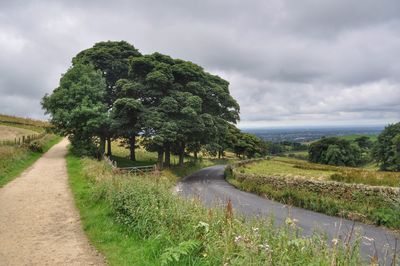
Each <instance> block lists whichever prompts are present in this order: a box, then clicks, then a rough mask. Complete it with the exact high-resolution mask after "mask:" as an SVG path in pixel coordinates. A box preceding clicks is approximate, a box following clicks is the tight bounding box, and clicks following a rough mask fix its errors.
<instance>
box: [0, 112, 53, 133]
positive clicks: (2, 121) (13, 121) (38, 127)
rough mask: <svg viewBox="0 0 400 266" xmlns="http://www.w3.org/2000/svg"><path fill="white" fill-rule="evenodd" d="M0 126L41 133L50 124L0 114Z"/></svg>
mask: <svg viewBox="0 0 400 266" xmlns="http://www.w3.org/2000/svg"><path fill="white" fill-rule="evenodd" d="M0 125H4V126H12V127H18V128H23V129H28V130H32V131H36V132H43V131H44V130H45V128H47V127H50V123H48V122H46V121H42V120H35V119H31V118H23V117H17V116H11V115H3V114H0Z"/></svg>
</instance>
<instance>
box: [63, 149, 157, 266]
mask: <svg viewBox="0 0 400 266" xmlns="http://www.w3.org/2000/svg"><path fill="white" fill-rule="evenodd" d="M67 169H68V175H69V183H70V186H71V188H72V191H73V194H74V198H75V204H76V206H77V207H78V209H79V212H80V216H81V219H82V224H83V229H84V231H85V233H86V234H87V235H88V237H89V239H90V242H91V243H92V244H93V245H94V247H95V248H96V249H97V250H99V251H100V252H101V253H102V254H104V256H105V257H106V258H107V261H108V263H109V264H110V265H153V264H155V260H154V258H152V257H151V250H152V245H153V243H152V241H145V240H140V239H138V238H137V237H135V235H133V234H127V232H126V230H125V228H124V226H123V225H121V224H119V223H117V222H116V221H115V218H114V213H113V211H112V208H111V207H110V205H109V204H108V202H107V201H106V200H104V199H98V200H93V197H94V194H95V191H94V186H95V184H94V183H93V182H91V181H90V180H89V179H88V178H86V177H85V175H84V173H83V165H82V161H81V159H80V158H78V157H75V156H73V155H71V154H68V156H67ZM149 253H150V254H149Z"/></svg>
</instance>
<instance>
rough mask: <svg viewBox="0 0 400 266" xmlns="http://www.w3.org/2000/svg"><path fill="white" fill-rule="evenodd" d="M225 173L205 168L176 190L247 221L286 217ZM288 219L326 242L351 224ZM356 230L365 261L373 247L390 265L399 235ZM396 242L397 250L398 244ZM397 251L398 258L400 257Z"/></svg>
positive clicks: (300, 216) (305, 215)
mask: <svg viewBox="0 0 400 266" xmlns="http://www.w3.org/2000/svg"><path fill="white" fill-rule="evenodd" d="M224 169H225V166H223V165H217V166H212V167H208V168H204V169H202V170H200V171H198V172H196V173H194V174H192V175H190V176H187V177H185V178H183V179H182V180H181V182H179V183H178V185H177V187H176V190H177V191H178V192H180V193H181V194H182V195H184V196H186V197H199V198H200V199H201V200H202V201H203V202H204V203H205V204H206V205H207V206H213V205H215V204H216V202H221V201H222V203H224V204H226V202H227V200H228V199H231V201H232V204H233V207H234V209H235V210H236V211H238V212H240V213H242V214H243V215H245V216H247V217H254V216H261V217H266V216H268V215H271V214H273V215H274V217H275V220H276V223H277V224H281V223H284V221H285V220H286V218H287V217H288V215H289V210H288V206H286V205H284V204H281V203H278V202H275V201H272V200H268V199H266V198H263V197H260V196H257V195H255V194H252V193H248V192H244V191H241V190H238V189H236V188H235V187H234V186H232V185H231V184H229V183H228V182H227V181H226V180H225V178H224ZM290 217H291V218H292V219H296V220H297V225H298V226H299V227H301V228H302V230H303V233H304V234H305V235H310V234H312V233H313V232H315V231H319V232H323V233H325V234H326V235H327V236H328V238H329V239H333V238H336V237H337V236H338V234H339V235H341V236H343V237H344V236H346V235H348V234H349V232H350V230H351V229H352V227H353V223H354V222H353V221H350V220H346V219H341V218H338V217H332V216H328V215H324V214H321V213H317V212H313V211H309V210H305V209H301V208H296V207H290ZM355 227H356V228H357V229H358V230H360V232H361V235H362V244H361V251H362V254H363V256H364V257H365V258H366V259H367V260H368V258H370V257H372V255H374V254H375V247H376V250H377V255H378V259H379V261H380V262H382V261H383V257H384V256H385V254H386V252H389V254H390V256H387V258H388V260H389V261H392V258H393V254H394V246H395V238H396V237H397V238H398V237H399V236H398V235H396V234H395V233H394V232H393V231H390V230H387V229H385V228H382V227H376V226H373V225H366V224H362V223H355ZM398 242H399V243H398V246H400V240H399V241H398ZM399 249H400V248H398V249H397V250H398V251H397V253H399V254H398V255H397V258H399V256H400V251H399ZM387 262H388V261H387ZM397 263H399V260H397ZM389 265H391V264H389ZM396 265H397V264H396ZM399 265H400V264H399Z"/></svg>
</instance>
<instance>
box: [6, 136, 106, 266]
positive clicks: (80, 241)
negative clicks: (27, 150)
mask: <svg viewBox="0 0 400 266" xmlns="http://www.w3.org/2000/svg"><path fill="white" fill-rule="evenodd" d="M67 145H68V141H67V140H63V141H61V142H60V143H59V144H57V145H55V146H54V147H53V148H51V149H50V150H49V151H48V152H47V153H45V154H44V155H43V157H42V158H40V159H39V160H38V161H37V162H36V163H35V164H34V165H33V166H32V167H30V168H29V169H28V170H26V171H25V172H24V173H23V174H22V175H21V176H20V177H19V178H17V179H15V180H14V181H12V182H10V183H9V184H7V185H6V186H4V187H3V188H1V189H0V265H104V264H105V263H104V258H103V257H102V256H101V255H100V254H99V253H98V252H97V251H96V250H95V249H94V248H93V247H91V246H90V244H89V242H88V240H87V238H86V236H85V234H84V232H83V229H82V226H81V223H80V218H79V213H78V211H77V209H76V208H75V205H74V200H73V196H72V193H71V191H70V188H69V185H68V176H67V170H66V160H65V155H66V152H67Z"/></svg>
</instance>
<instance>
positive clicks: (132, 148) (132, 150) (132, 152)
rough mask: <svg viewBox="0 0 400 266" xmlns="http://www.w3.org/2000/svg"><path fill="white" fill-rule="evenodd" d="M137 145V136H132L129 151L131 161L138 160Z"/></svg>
mask: <svg viewBox="0 0 400 266" xmlns="http://www.w3.org/2000/svg"><path fill="white" fill-rule="evenodd" d="M135 146H136V136H132V137H131V138H130V139H129V151H130V155H129V158H130V159H131V161H136V154H135V148H136V147H135Z"/></svg>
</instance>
